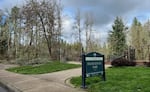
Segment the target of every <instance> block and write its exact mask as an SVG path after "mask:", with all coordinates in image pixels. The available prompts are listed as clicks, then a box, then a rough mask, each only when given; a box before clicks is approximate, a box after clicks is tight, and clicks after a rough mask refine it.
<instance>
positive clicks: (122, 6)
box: [62, 0, 150, 25]
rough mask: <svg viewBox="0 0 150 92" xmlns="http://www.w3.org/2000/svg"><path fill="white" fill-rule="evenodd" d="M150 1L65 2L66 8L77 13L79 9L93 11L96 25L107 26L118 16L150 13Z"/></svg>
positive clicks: (81, 0) (89, 0) (90, 0)
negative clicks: (142, 12) (143, 12)
mask: <svg viewBox="0 0 150 92" xmlns="http://www.w3.org/2000/svg"><path fill="white" fill-rule="evenodd" d="M149 2H150V1H149V0H144V1H141V0H69V1H68V0H63V1H62V3H63V4H64V7H67V8H71V9H72V12H75V10H76V9H77V8H79V9H80V10H81V11H82V12H83V13H84V12H87V11H92V13H93V14H94V18H95V25H106V24H108V23H110V22H111V21H113V20H114V18H115V17H116V16H121V17H124V16H127V17H131V16H138V15H136V14H140V12H141V11H145V12H149V11H150V7H149V6H150V3H149ZM134 13H136V14H134Z"/></svg>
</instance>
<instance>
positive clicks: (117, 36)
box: [108, 17, 127, 56]
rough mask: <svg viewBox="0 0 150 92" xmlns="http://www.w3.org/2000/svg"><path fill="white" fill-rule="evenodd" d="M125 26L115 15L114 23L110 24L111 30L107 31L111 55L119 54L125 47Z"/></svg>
mask: <svg viewBox="0 0 150 92" xmlns="http://www.w3.org/2000/svg"><path fill="white" fill-rule="evenodd" d="M126 29H127V27H125V25H124V23H123V21H122V19H121V18H120V17H116V19H115V21H114V24H113V25H112V31H110V32H109V38H108V42H109V45H110V49H111V53H112V54H113V55H117V56H120V55H122V54H123V52H124V50H125V48H126V35H125V33H124V31H125V30H126Z"/></svg>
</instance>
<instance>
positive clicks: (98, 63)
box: [85, 52, 104, 77]
mask: <svg viewBox="0 0 150 92" xmlns="http://www.w3.org/2000/svg"><path fill="white" fill-rule="evenodd" d="M103 63H104V56H103V55H101V54H99V53H96V52H91V53H88V54H87V55H85V65H86V77H90V76H94V75H102V74H103V71H104V70H103V68H104V66H103Z"/></svg>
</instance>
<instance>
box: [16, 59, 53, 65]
mask: <svg viewBox="0 0 150 92" xmlns="http://www.w3.org/2000/svg"><path fill="white" fill-rule="evenodd" d="M47 62H50V61H49V60H48V59H46V58H36V59H32V60H27V59H26V58H18V59H16V62H15V63H16V64H18V65H20V66H24V65H37V64H44V63H47Z"/></svg>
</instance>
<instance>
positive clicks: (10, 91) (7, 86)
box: [0, 80, 22, 92]
mask: <svg viewBox="0 0 150 92" xmlns="http://www.w3.org/2000/svg"><path fill="white" fill-rule="evenodd" d="M0 85H1V86H2V87H3V88H5V89H6V90H8V92H22V91H20V90H19V89H17V88H16V87H14V86H12V85H10V84H8V83H7V82H5V81H2V80H0Z"/></svg>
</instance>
